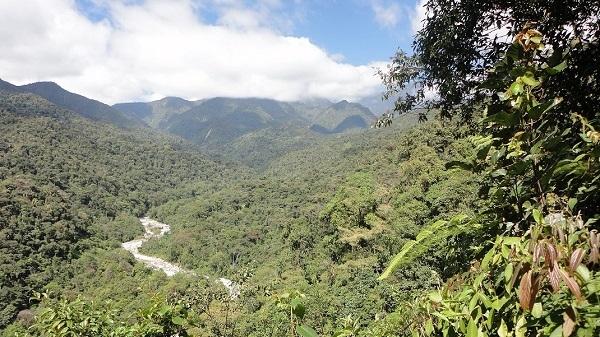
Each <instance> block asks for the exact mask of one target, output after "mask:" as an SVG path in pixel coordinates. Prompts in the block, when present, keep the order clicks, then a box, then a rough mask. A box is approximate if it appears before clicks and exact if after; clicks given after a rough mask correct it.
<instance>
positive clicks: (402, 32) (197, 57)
mask: <svg viewBox="0 0 600 337" xmlns="http://www.w3.org/2000/svg"><path fill="white" fill-rule="evenodd" d="M421 1H422V0H421ZM417 2H419V1H418V0H1V1H0V41H2V49H1V51H0V78H2V79H3V80H6V81H9V82H12V83H14V84H26V83H30V82H35V81H54V82H57V83H58V84H60V85H61V86H63V87H64V88H66V89H67V90H70V91H74V92H77V93H81V94H83V95H86V96H88V97H92V98H95V99H98V100H101V101H104V102H107V103H116V102H123V101H133V100H142V101H146V100H152V99H158V98H162V97H164V96H180V97H184V98H188V99H199V98H206V97H213V96H231V97H250V96H253V97H269V98H274V99H280V100H298V99H303V98H313V97H322V98H328V99H331V100H339V99H348V100H359V99H361V98H365V97H370V96H374V95H378V94H379V93H380V91H381V87H380V81H379V79H378V78H377V76H375V75H374V73H375V70H374V67H382V66H384V64H385V62H386V61H387V60H388V59H389V57H390V56H391V55H392V54H393V53H394V51H395V50H396V49H397V48H402V49H405V50H409V49H410V43H411V40H412V36H413V33H414V30H415V29H416V28H417V27H418V22H419V19H420V17H421V16H422V13H421V11H422V10H421V7H420V6H419V3H417Z"/></svg>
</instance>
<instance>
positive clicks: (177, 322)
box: [171, 316, 185, 325]
mask: <svg viewBox="0 0 600 337" xmlns="http://www.w3.org/2000/svg"><path fill="white" fill-rule="evenodd" d="M171 322H173V324H175V325H183V324H185V319H183V317H181V316H173V318H171Z"/></svg>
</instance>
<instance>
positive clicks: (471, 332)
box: [466, 319, 479, 337]
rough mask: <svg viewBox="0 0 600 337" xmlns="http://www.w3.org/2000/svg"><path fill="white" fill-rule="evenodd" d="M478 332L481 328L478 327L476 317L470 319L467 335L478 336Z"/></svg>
mask: <svg viewBox="0 0 600 337" xmlns="http://www.w3.org/2000/svg"><path fill="white" fill-rule="evenodd" d="M478 334H479V330H478V329H477V323H476V322H475V320H474V319H471V320H469V325H467V334H466V337H477V336H478Z"/></svg>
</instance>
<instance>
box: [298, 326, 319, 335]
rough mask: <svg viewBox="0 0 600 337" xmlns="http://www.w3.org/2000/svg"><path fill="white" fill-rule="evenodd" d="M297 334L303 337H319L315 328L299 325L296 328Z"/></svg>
mask: <svg viewBox="0 0 600 337" xmlns="http://www.w3.org/2000/svg"><path fill="white" fill-rule="evenodd" d="M296 332H297V333H298V334H299V335H300V336H302V337H319V335H318V334H317V332H316V331H315V330H314V329H313V328H311V327H309V326H306V325H298V326H297V327H296Z"/></svg>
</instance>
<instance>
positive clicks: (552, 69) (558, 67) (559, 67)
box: [545, 61, 567, 75]
mask: <svg viewBox="0 0 600 337" xmlns="http://www.w3.org/2000/svg"><path fill="white" fill-rule="evenodd" d="M565 68H567V61H563V62H561V63H559V64H558V65H555V66H554V67H548V68H546V69H545V70H546V73H548V74H550V75H555V74H558V73H560V72H561V71H563V70H565Z"/></svg>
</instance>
